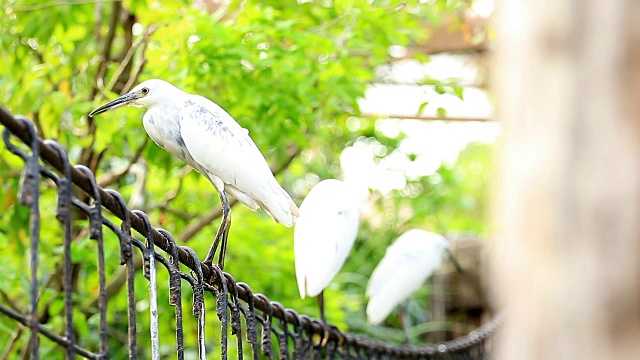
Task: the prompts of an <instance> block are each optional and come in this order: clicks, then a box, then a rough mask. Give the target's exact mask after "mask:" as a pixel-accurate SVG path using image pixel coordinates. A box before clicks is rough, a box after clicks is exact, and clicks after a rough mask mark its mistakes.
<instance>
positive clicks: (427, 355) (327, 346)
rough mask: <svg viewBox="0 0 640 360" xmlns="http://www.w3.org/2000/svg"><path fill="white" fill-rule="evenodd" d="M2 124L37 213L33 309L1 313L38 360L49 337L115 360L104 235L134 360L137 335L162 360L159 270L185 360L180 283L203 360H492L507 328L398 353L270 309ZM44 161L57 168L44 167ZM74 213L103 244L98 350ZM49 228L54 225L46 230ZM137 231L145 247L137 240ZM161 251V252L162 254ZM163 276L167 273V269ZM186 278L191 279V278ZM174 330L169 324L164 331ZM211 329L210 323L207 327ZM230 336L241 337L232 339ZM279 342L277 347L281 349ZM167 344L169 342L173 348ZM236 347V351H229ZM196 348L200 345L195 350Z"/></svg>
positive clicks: (27, 126) (14, 121)
mask: <svg viewBox="0 0 640 360" xmlns="http://www.w3.org/2000/svg"><path fill="white" fill-rule="evenodd" d="M0 122H1V123H2V124H3V125H4V126H5V129H4V131H3V140H4V143H5V146H6V148H7V149H8V150H9V151H10V152H12V153H13V154H15V155H17V156H19V157H20V158H21V159H22V160H23V161H24V162H25V167H24V174H23V180H22V181H23V182H22V184H21V185H22V186H21V194H20V201H21V203H22V204H23V205H25V206H28V207H29V209H30V234H29V235H30V249H29V251H30V276H31V278H30V279H31V280H30V303H29V309H30V311H29V312H28V313H26V314H22V313H20V312H18V311H15V310H14V309H11V308H10V307H8V306H5V304H1V303H0V313H2V314H3V315H5V316H7V317H9V318H11V319H13V320H15V321H17V322H19V323H21V324H22V325H23V326H25V327H26V328H28V330H29V331H30V341H29V351H30V358H31V359H38V357H39V351H38V350H39V342H40V339H41V337H42V336H44V337H46V338H48V339H50V340H51V341H53V342H55V343H57V344H58V345H60V346H61V347H62V348H64V351H65V352H66V356H67V358H69V359H73V358H75V357H76V356H81V357H84V358H87V359H106V358H109V349H108V346H107V343H108V334H107V320H106V311H107V294H106V273H105V255H104V235H103V231H105V229H106V231H110V232H113V233H114V234H116V236H117V238H118V239H119V242H120V243H119V245H120V264H121V265H123V266H125V267H126V277H127V279H126V284H127V287H126V289H127V304H128V308H127V314H128V334H129V336H128V339H127V345H126V346H128V352H129V358H130V359H136V358H137V356H138V355H137V354H138V352H137V343H138V342H137V340H138V339H137V336H138V334H139V333H140V334H149V336H150V339H151V353H152V358H153V359H159V358H160V352H159V351H160V350H159V345H160V343H161V340H160V339H159V338H158V326H159V324H158V291H157V287H158V286H166V285H164V284H159V283H157V281H156V276H157V272H158V271H166V272H167V273H168V276H169V285H168V287H169V294H170V295H169V299H168V300H169V303H170V304H171V305H173V307H174V309H175V325H174V326H175V334H176V339H175V343H176V345H177V346H176V354H177V358H178V359H183V358H184V356H185V354H184V353H185V344H184V329H183V316H184V315H183V309H182V305H181V301H180V299H181V285H182V284H184V283H185V282H186V283H187V284H188V285H189V286H190V287H191V289H192V291H193V304H192V305H193V307H192V311H191V312H192V313H193V315H194V316H195V317H196V318H197V323H198V344H197V352H198V354H199V358H200V359H204V358H205V357H206V355H210V356H212V357H215V358H218V357H219V358H222V359H226V358H227V352H228V350H229V346H234V347H235V352H237V355H238V358H252V359H258V358H268V359H272V358H273V357H277V358H279V359H290V358H293V359H309V358H329V359H331V358H341V359H371V358H376V359H393V358H402V359H406V358H424V359H483V358H485V357H486V356H487V352H488V350H490V345H489V342H488V341H487V340H488V339H489V337H490V336H491V335H492V334H493V333H494V332H495V330H496V329H497V327H498V326H499V324H500V323H501V316H496V317H494V318H493V319H492V320H491V321H489V322H488V323H486V324H485V325H483V326H482V327H480V328H478V329H476V330H474V331H472V332H471V333H469V334H468V335H466V336H463V337H460V338H457V339H455V340H452V341H447V342H442V343H439V344H429V345H424V346H420V347H410V346H396V345H391V344H387V343H384V342H381V341H377V340H374V339H371V338H368V337H364V336H359V335H355V334H351V333H346V332H342V331H340V330H339V329H338V328H336V327H334V326H331V325H324V324H323V323H322V322H321V321H319V320H318V319H314V318H311V317H309V316H306V315H301V314H298V313H297V312H296V311H295V310H293V309H287V308H285V307H284V306H283V305H282V304H280V303H278V302H275V301H270V300H269V299H268V298H267V297H266V296H264V295H262V294H254V293H253V292H252V291H251V288H250V287H249V285H247V284H245V283H241V282H236V281H235V280H234V279H233V277H232V276H231V275H230V274H228V273H225V272H222V271H220V269H219V268H218V267H217V266H213V267H208V266H206V265H204V264H202V263H201V262H200V260H199V259H198V257H197V255H196V253H195V252H194V251H193V250H192V249H190V248H189V247H186V246H179V245H178V244H176V242H175V240H174V238H173V236H172V235H171V234H170V233H169V232H168V231H166V230H164V229H159V228H154V227H153V226H151V224H150V222H149V219H148V217H147V215H146V214H145V213H144V212H141V211H136V210H134V211H131V210H129V209H128V208H127V206H126V204H125V201H124V199H123V197H122V196H121V195H120V194H119V193H117V192H116V191H113V190H105V189H103V188H101V187H99V186H98V185H97V183H96V180H95V176H94V174H93V173H92V172H91V171H90V170H89V169H88V168H86V167H84V166H72V165H71V164H70V163H69V162H68V160H67V155H66V153H65V151H64V150H63V149H62V147H61V146H60V145H59V144H58V143H56V142H54V141H49V140H45V141H43V140H42V139H39V138H38V137H37V136H36V132H35V129H34V126H33V124H32V123H31V121H29V120H28V119H26V118H22V117H18V118H14V117H13V116H12V115H11V114H10V113H8V112H7V111H6V110H5V109H3V108H2V107H0ZM11 134H13V135H14V136H15V137H16V138H17V139H19V140H20V141H22V142H23V143H24V144H26V145H27V146H28V148H29V149H30V153H26V152H24V151H22V150H21V147H22V148H25V147H24V146H21V147H18V146H16V144H14V143H13V142H12V139H11ZM41 159H43V160H44V161H45V162H46V163H47V164H48V166H46V167H45V166H43V165H42V164H41V161H40V160H41ZM42 178H46V179H50V180H52V181H53V182H55V184H56V188H57V195H58V196H57V209H56V218H57V219H58V221H59V223H60V225H61V227H62V233H63V249H64V251H63V260H62V262H63V266H62V272H63V275H62V276H63V291H62V293H61V294H60V296H61V297H63V298H64V314H65V322H64V323H65V329H64V333H63V334H58V333H56V332H54V331H51V330H50V329H48V328H47V327H45V326H44V325H43V324H41V323H40V322H39V320H38V302H39V289H38V287H39V284H38V279H37V277H36V274H37V273H38V259H39V256H42V255H41V254H40V253H39V244H40V227H41V223H40V219H41V216H40V215H41V214H40V208H39V198H40V189H41V179H42ZM72 184H73V185H75V186H76V187H77V188H79V189H81V190H82V191H84V192H85V193H86V194H87V195H88V196H89V197H91V198H92V199H93V202H92V204H91V205H87V204H86V203H85V202H83V201H80V200H79V199H78V198H77V197H75V196H74V195H73V193H72ZM72 206H73V207H76V208H78V209H79V211H81V212H82V213H84V214H85V215H86V217H87V219H88V220H89V236H90V238H91V239H93V240H95V241H96V244H97V257H98V265H97V267H98V274H99V295H98V306H97V307H98V312H99V319H100V320H99V325H98V328H99V348H98V349H92V350H90V349H86V348H83V347H81V346H80V345H78V343H77V341H76V340H75V339H74V329H73V324H74V323H73V316H74V313H73V301H72V286H71V277H72V268H71V267H72V262H71V210H72ZM104 209H106V210H108V211H109V212H111V213H112V214H113V215H115V216H116V217H117V218H118V219H119V220H120V221H119V222H120V223H119V224H116V223H113V222H112V221H110V220H109V219H107V218H106V217H105V216H103V214H102V211H103V210H104ZM46 226H51V225H50V224H47V225H46ZM132 229H133V230H135V231H136V232H137V233H138V234H140V235H141V236H142V237H144V241H141V240H139V239H137V238H136V237H135V236H134V235H132V232H131V230H132ZM158 249H160V250H162V251H161V253H159V252H157V250H158ZM134 252H140V253H141V255H142V258H143V263H144V265H143V269H144V271H143V275H144V277H145V278H147V279H148V284H149V295H148V301H149V310H150V315H149V316H150V329H149V332H146V331H138V329H136V309H135V288H134V277H135V268H134V261H133V258H134V256H133V255H134ZM159 269H160V270H159ZM181 269H185V270H187V269H188V270H187V271H188V272H189V273H187V272H184V271H182V270H181ZM206 292H207V293H211V294H213V298H214V299H215V302H216V316H209V317H208V318H207V321H208V322H218V324H219V326H220V327H221V332H220V334H221V335H220V337H221V338H220V339H219V340H220V347H219V354H220V355H219V356H218V354H217V351H216V352H214V351H212V350H211V349H210V350H209V353H208V354H207V349H205V307H204V302H205V293H206ZM163 325H165V324H163ZM208 326H211V324H208ZM228 334H231V336H232V338H231V339H229V338H228ZM273 339H276V340H275V341H274V340H273ZM166 342H167V341H165V342H164V343H166ZM230 342H231V343H234V344H232V345H229V343H230ZM192 346H194V347H195V344H194V345H192Z"/></svg>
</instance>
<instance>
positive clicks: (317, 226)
mask: <svg viewBox="0 0 640 360" xmlns="http://www.w3.org/2000/svg"><path fill="white" fill-rule="evenodd" d="M359 205H360V201H359V199H358V197H357V196H356V193H355V192H354V190H353V189H351V188H350V187H349V186H348V185H346V184H345V183H343V182H342V181H340V180H335V179H328V180H323V181H321V182H319V183H318V184H317V185H316V186H314V187H313V189H311V191H310V192H309V194H307V196H306V197H305V199H304V201H303V202H302V204H301V205H300V217H299V218H298V220H297V222H296V226H295V228H294V230H293V249H294V254H295V267H296V279H297V280H298V290H299V291H300V297H301V298H303V299H304V298H305V297H306V296H317V299H318V306H319V307H320V317H321V318H322V321H323V322H324V321H325V316H324V297H323V292H324V288H325V287H326V286H327V285H329V283H330V282H331V280H332V279H333V277H334V276H335V275H336V274H337V273H338V271H340V268H342V265H343V264H344V262H345V260H346V258H347V255H349V252H350V251H351V248H352V247H353V243H354V241H355V240H356V235H357V234H358V226H359V222H360V220H359V216H360V212H359V208H360V206H359Z"/></svg>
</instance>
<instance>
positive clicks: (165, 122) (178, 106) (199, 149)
mask: <svg viewBox="0 0 640 360" xmlns="http://www.w3.org/2000/svg"><path fill="white" fill-rule="evenodd" d="M124 105H133V106H136V107H146V108H147V112H145V114H144V116H143V118H142V124H143V125H144V129H145V130H146V132H147V134H149V136H150V137H151V139H152V140H153V141H155V143H156V144H158V146H160V147H161V148H163V149H165V150H167V151H168V152H169V153H171V154H172V155H174V156H175V157H177V158H178V159H180V160H182V161H184V162H185V163H187V164H189V165H190V166H192V167H193V168H194V169H196V170H197V171H198V172H200V173H201V174H203V175H204V176H205V177H206V178H207V179H209V181H210V182H211V184H213V186H214V187H215V188H216V190H217V192H218V194H219V195H220V201H221V203H222V210H223V211H222V214H223V215H222V223H221V224H220V228H219V229H218V231H217V233H216V237H215V240H214V242H213V244H212V246H211V249H210V250H209V253H208V254H207V257H206V258H205V260H204V263H205V264H207V265H211V263H212V261H213V257H214V255H215V252H216V249H217V247H218V244H219V243H221V245H220V255H219V257H218V265H219V266H220V268H224V257H225V253H226V245H227V236H228V234H229V227H230V225H231V207H230V206H229V201H228V199H227V194H229V195H231V196H233V197H234V198H236V199H237V200H238V201H240V202H241V203H243V204H245V205H247V206H248V207H249V208H251V209H252V210H256V209H258V207H261V208H263V209H264V210H265V211H267V212H268V213H269V214H270V215H271V216H272V217H273V218H274V219H275V221H276V222H280V223H282V224H284V225H285V226H287V227H290V226H292V225H293V224H294V222H295V220H296V217H297V216H298V207H297V206H296V204H295V203H294V202H293V200H292V199H291V197H290V196H289V194H288V193H287V192H286V191H285V190H284V189H283V188H282V187H281V186H280V184H278V182H277V181H276V179H275V178H274V176H273V174H272V173H271V169H269V166H268V164H267V161H266V160H265V158H264V156H263V155H262V153H261V152H260V150H259V149H258V147H257V146H256V144H255V143H254V142H253V140H252V139H251V138H250V137H249V133H248V131H247V130H246V129H244V128H242V127H241V126H240V125H238V123H237V122H236V121H235V120H234V119H233V118H232V117H231V115H229V114H228V113H227V112H226V111H224V110H223V109H222V108H221V107H220V106H218V105H217V104H215V103H214V102H212V101H211V100H209V99H207V98H205V97H202V96H200V95H193V94H188V93H186V92H184V91H181V90H180V89H178V88H176V87H175V86H173V85H171V84H169V83H168V82H166V81H162V80H157V79H153V80H147V81H145V82H143V83H141V84H139V85H138V86H136V87H135V88H134V89H133V90H131V92H129V93H127V94H125V95H122V96H120V97H119V98H117V99H115V100H113V101H111V102H109V103H107V104H104V105H102V106H100V107H99V108H97V109H95V110H93V111H92V112H91V113H89V116H90V117H92V116H95V115H97V114H100V113H103V112H105V111H108V110H111V109H115V108H117V107H120V106H124Z"/></svg>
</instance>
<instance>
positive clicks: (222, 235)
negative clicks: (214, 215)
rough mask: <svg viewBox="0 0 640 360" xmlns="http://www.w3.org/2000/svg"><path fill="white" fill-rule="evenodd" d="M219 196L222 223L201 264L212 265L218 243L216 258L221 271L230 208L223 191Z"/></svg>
mask: <svg viewBox="0 0 640 360" xmlns="http://www.w3.org/2000/svg"><path fill="white" fill-rule="evenodd" d="M219 194H220V202H221V204H222V222H221V223H220V227H219V228H218V231H217V232H216V237H215V239H214V240H213V244H212V245H211V248H210V249H209V253H208V254H207V257H206V258H205V259H204V261H203V263H204V264H205V265H207V266H211V264H212V263H213V258H214V257H215V254H216V250H218V245H219V244H220V243H222V244H221V246H220V255H219V257H218V266H219V267H220V269H221V270H223V269H224V256H225V254H226V252H227V237H228V236H229V228H230V226H231V206H230V205H229V200H227V194H226V193H225V192H224V190H222V191H219Z"/></svg>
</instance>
